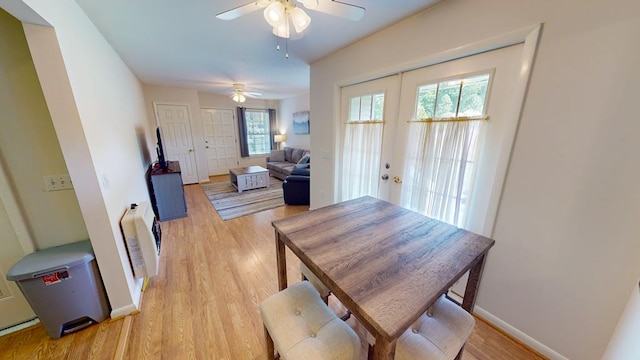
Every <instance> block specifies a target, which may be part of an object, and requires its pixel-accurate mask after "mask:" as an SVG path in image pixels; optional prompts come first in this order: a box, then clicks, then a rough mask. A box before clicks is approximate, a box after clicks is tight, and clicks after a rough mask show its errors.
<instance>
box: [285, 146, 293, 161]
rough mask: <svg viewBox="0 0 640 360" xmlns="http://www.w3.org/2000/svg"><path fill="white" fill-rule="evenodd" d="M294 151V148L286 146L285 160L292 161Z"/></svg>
mask: <svg viewBox="0 0 640 360" xmlns="http://www.w3.org/2000/svg"><path fill="white" fill-rule="evenodd" d="M292 153H293V148H290V147H285V148H284V161H289V162H292V161H291V154H292Z"/></svg>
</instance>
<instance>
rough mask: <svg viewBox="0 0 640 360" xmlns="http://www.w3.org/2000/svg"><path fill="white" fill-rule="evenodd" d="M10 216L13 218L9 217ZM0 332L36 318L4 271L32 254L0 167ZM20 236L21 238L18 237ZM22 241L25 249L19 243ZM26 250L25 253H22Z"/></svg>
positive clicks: (29, 242) (23, 225) (30, 245)
mask: <svg viewBox="0 0 640 360" xmlns="http://www.w3.org/2000/svg"><path fill="white" fill-rule="evenodd" d="M10 212H11V213H12V214H13V216H12V215H11V214H10ZM0 234H2V235H1V236H2V241H0V329H4V328H7V327H10V326H13V325H16V324H19V323H22V322H25V321H28V320H31V319H33V318H35V317H36V315H35V314H34V312H33V310H32V309H31V306H29V303H28V302H27V300H26V299H25V298H24V296H23V295H22V292H20V289H18V286H17V285H16V284H15V283H14V282H12V281H8V280H7V276H6V275H7V271H9V269H10V268H11V266H13V265H14V264H15V263H16V262H18V261H20V259H22V257H23V256H25V255H26V253H27V252H31V251H33V245H32V243H31V239H27V237H28V232H27V230H26V226H25V224H24V222H23V220H22V218H21V216H20V211H19V209H18V208H17V204H16V202H15V199H14V198H13V193H12V192H11V189H10V187H9V186H8V182H7V181H6V178H5V173H4V171H3V169H2V167H0ZM19 234H20V235H19ZM20 237H22V238H23V239H22V240H23V241H24V242H25V243H28V244H26V245H23V244H22V243H21V241H20ZM25 248H27V250H28V251H25Z"/></svg>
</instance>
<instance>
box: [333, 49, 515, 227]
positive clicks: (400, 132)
mask: <svg viewBox="0 0 640 360" xmlns="http://www.w3.org/2000/svg"><path fill="white" fill-rule="evenodd" d="M522 51H523V45H522V44H519V45H513V46H509V47H506V48H502V49H497V50H493V51H489V52H486V53H482V54H478V55H474V56H469V57H465V58H462V59H458V60H453V61H448V62H445V63H441V64H437V65H433V66H429V67H425V68H421V69H417V70H412V71H407V72H405V73H402V74H401V75H398V76H394V77H389V78H384V79H380V80H375V81H370V82H366V83H362V84H358V85H353V86H349V87H344V88H343V89H342V102H341V114H342V124H341V126H342V133H341V135H342V136H341V139H342V144H341V148H342V149H343V152H342V154H341V155H342V156H341V159H342V162H341V163H340V164H339V167H340V168H339V169H338V170H339V171H340V174H341V176H340V183H347V184H352V183H353V182H354V181H362V179H365V180H367V181H370V182H371V183H374V182H373V180H372V179H374V178H375V179H376V180H377V188H375V189H374V190H375V191H369V193H361V194H358V192H357V191H353V192H352V193H351V195H353V196H352V197H357V196H361V195H374V196H375V194H377V197H379V198H381V199H385V200H389V201H391V202H393V203H396V204H398V205H401V206H404V207H408V208H412V209H413V210H416V211H419V212H423V213H427V215H428V216H431V217H434V218H438V219H440V220H443V221H447V222H450V223H454V225H457V226H459V227H463V228H465V229H468V230H471V231H473V232H476V233H479V234H482V235H491V231H492V226H493V223H494V220H495V213H496V211H497V206H498V201H499V196H500V193H501V190H502V185H503V183H504V174H505V171H506V166H507V162H508V159H509V155H510V153H511V147H512V144H513V139H514V134H515V128H516V127H517V120H518V114H517V112H514V109H516V108H518V109H519V106H520V104H521V100H517V101H514V99H513V89H514V84H515V83H516V82H517V81H516V80H517V78H518V74H519V70H520V69H519V64H520V58H521V56H522ZM391 79H393V81H392V80H391ZM383 84H387V85H386V86H383ZM483 87H484V88H483ZM482 89H484V90H482ZM378 93H384V102H383V103H384V123H383V124H382V126H383V127H384V131H383V132H382V145H380V146H378V147H375V146H372V145H371V144H370V143H362V144H361V145H360V147H361V148H358V146H355V145H354V141H357V140H358V139H359V138H358V137H355V140H354V138H352V137H350V136H349V135H350V134H349V132H348V131H347V127H349V126H350V125H349V121H350V119H353V118H355V114H357V113H358V112H357V111H356V110H358V107H357V106H356V105H358V97H360V98H361V100H360V102H361V103H362V97H363V96H365V97H366V96H368V95H371V94H378ZM367 101H368V100H367ZM515 102H518V103H517V104H516V103H515ZM394 106H397V107H395V108H394ZM362 108H363V107H362V106H360V113H362ZM364 108H365V109H366V106H365V107H364ZM394 114H398V115H397V117H396V116H395V115H394ZM425 118H426V119H425ZM467 120H471V121H467ZM365 122H366V121H365ZM357 126H360V125H357ZM363 133H365V135H366V132H365V131H363ZM361 137H362V136H361ZM361 137H360V138H361ZM447 147H449V148H448V149H447ZM351 148H355V149H356V151H359V152H360V153H364V154H368V153H370V154H376V153H378V155H377V157H370V159H369V160H370V161H369V162H368V163H365V165H366V166H363V164H362V163H358V162H354V161H353V159H351V158H350V157H349V155H350V154H352V153H353V152H348V151H345V150H344V149H351ZM378 149H379V150H378ZM370 154H369V155H370ZM362 158H363V157H362V156H360V157H357V156H356V159H362ZM377 159H379V161H375V160H377ZM354 166H360V170H359V171H358V170H354V169H352V168H351V167H354ZM349 176H351V177H352V178H355V179H356V180H353V179H352V178H347V177H349ZM344 190H345V189H344V187H342V188H339V189H338V191H341V192H342V193H341V194H339V195H342V196H338V198H339V199H340V200H346V199H348V198H349V197H348V196H345V194H344V193H345V191H344ZM450 200H453V201H450ZM422 202H428V203H426V204H423V203H422ZM450 204H452V205H450ZM434 208H435V209H437V210H438V211H432V210H433V209H434ZM425 209H430V210H425ZM449 215H455V216H449Z"/></svg>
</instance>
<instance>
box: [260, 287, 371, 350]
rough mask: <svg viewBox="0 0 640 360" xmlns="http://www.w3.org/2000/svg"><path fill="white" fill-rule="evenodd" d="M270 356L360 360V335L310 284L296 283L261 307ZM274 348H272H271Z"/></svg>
mask: <svg viewBox="0 0 640 360" xmlns="http://www.w3.org/2000/svg"><path fill="white" fill-rule="evenodd" d="M260 315H261V316H262V322H263V323H264V327H265V337H266V342H267V351H268V353H267V356H268V358H269V359H272V358H273V348H274V347H275V350H277V351H278V353H279V354H280V357H281V358H282V359H289V360H295V359H304V360H321V359H326V360H330V359H331V360H357V359H358V358H359V356H360V340H359V338H358V335H356V333H355V332H354V331H353V329H351V328H350V327H349V325H347V324H346V323H345V322H343V321H342V320H340V319H339V318H338V317H337V316H336V315H335V314H334V313H333V312H332V311H331V310H329V307H328V306H327V305H326V304H325V303H323V302H322V299H321V298H320V295H319V294H318V292H317V291H316V290H315V289H314V287H313V285H311V284H310V283H309V282H308V281H302V282H299V283H295V284H293V285H291V286H289V287H288V288H286V289H284V290H282V291H280V292H279V293H277V294H275V295H272V296H270V297H268V298H267V299H266V300H265V301H263V302H262V304H260ZM271 344H273V346H271Z"/></svg>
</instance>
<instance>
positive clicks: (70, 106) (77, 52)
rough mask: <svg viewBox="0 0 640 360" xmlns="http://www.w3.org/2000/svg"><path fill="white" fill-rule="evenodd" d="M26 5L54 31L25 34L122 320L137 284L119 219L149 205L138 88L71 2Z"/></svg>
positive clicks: (147, 148)
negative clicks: (136, 205)
mask: <svg viewBox="0 0 640 360" xmlns="http://www.w3.org/2000/svg"><path fill="white" fill-rule="evenodd" d="M12 3H13V4H12V5H15V4H17V3H16V2H12ZM24 3H25V4H27V5H28V6H29V7H30V8H31V9H33V10H32V11H31V13H33V12H35V13H37V14H39V15H40V16H41V17H42V18H43V19H44V20H46V21H47V22H48V23H49V24H50V25H51V26H52V27H49V26H39V25H31V24H24V29H25V34H26V37H27V41H28V43H29V48H30V50H31V54H32V56H33V61H34V64H35V67H36V71H37V73H38V77H39V80H40V83H41V85H42V90H43V93H44V95H45V99H46V102H47V106H48V108H49V112H50V114H51V118H52V120H53V125H54V127H55V130H56V133H57V135H58V140H59V142H60V146H61V149H62V153H63V155H64V158H65V162H66V164H67V167H68V169H69V173H70V175H71V178H72V180H73V183H74V187H75V192H76V194H77V197H78V202H79V204H80V209H81V211H82V215H83V217H84V220H85V223H86V226H87V230H88V232H89V237H90V239H91V243H92V245H93V248H94V251H95V253H96V258H97V262H98V265H99V267H100V271H101V275H102V279H103V282H104V284H105V287H106V290H107V294H108V296H109V302H110V304H111V307H112V309H113V311H112V313H111V315H112V316H120V315H125V314H127V313H130V312H132V311H134V310H136V309H137V305H138V302H139V298H140V288H141V282H140V281H138V280H136V279H134V278H133V274H132V272H131V266H130V264H129V259H128V256H127V252H126V249H125V245H124V241H123V239H122V235H121V232H120V227H119V222H120V218H121V217H122V215H123V214H124V212H125V209H126V208H127V207H128V205H129V204H130V203H133V202H140V201H149V196H148V191H147V188H146V182H145V179H144V173H145V170H146V167H147V165H148V163H149V161H151V155H150V154H151V150H152V149H153V143H152V142H151V141H149V139H151V138H152V132H151V129H149V127H148V122H147V113H146V109H145V106H144V98H143V93H142V86H141V84H140V82H139V81H138V80H137V78H136V77H135V76H134V75H133V74H132V73H131V71H130V70H129V69H128V68H127V67H126V65H125V64H124V63H123V62H122V60H121V59H120V58H119V57H118V55H117V54H116V53H115V52H114V50H113V49H112V48H111V46H110V45H109V44H108V43H107V42H106V40H105V39H104V38H103V37H102V35H101V34H100V33H99V32H98V30H97V29H96V28H95V26H94V25H93V23H92V22H91V21H90V20H89V19H88V18H87V17H86V15H85V14H84V13H83V12H82V10H81V9H80V8H79V7H78V6H77V4H76V3H75V2H74V1H71V0H64V1H57V2H55V3H53V2H50V1H46V0H25V1H24ZM0 4H1V5H2V6H3V7H5V4H4V0H3V3H0ZM5 8H6V7H5ZM16 14H17V13H16ZM16 14H14V15H16ZM20 19H21V20H25V21H29V19H28V17H22V18H20Z"/></svg>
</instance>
